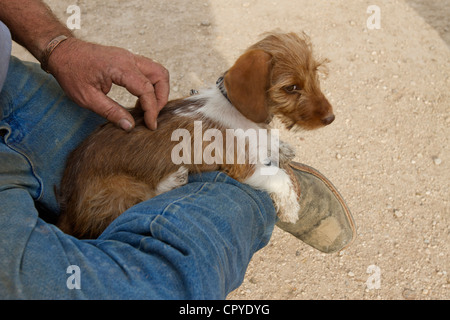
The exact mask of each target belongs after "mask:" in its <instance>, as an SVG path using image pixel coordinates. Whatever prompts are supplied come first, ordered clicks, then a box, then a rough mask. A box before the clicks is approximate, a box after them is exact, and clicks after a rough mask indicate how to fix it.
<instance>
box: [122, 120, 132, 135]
mask: <svg viewBox="0 0 450 320" xmlns="http://www.w3.org/2000/svg"><path fill="white" fill-rule="evenodd" d="M119 126H120V127H121V128H122V129H123V130H125V131H127V132H128V131H131V129H132V128H133V125H132V124H131V122H130V121H128V120H127V119H122V120H120V121H119Z"/></svg>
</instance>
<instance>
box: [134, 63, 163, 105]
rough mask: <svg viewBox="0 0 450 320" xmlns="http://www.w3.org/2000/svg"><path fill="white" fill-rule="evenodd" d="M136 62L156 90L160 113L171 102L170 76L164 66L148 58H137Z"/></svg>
mask: <svg viewBox="0 0 450 320" xmlns="http://www.w3.org/2000/svg"><path fill="white" fill-rule="evenodd" d="M136 62H137V67H138V68H139V70H140V71H141V72H142V74H144V76H145V77H146V78H147V79H149V80H150V81H151V83H152V84H153V86H154V88H155V96H156V100H157V105H158V111H160V110H161V109H162V108H163V107H164V106H165V105H166V104H167V101H168V100H169V93H170V74H169V72H168V71H167V69H166V68H164V67H163V66H162V65H160V64H159V63H157V62H155V61H153V60H151V59H148V58H146V57H143V56H137V57H136Z"/></svg>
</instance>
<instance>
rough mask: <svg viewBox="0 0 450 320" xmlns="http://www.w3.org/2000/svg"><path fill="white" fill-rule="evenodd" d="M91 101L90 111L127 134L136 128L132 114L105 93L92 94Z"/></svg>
mask: <svg viewBox="0 0 450 320" xmlns="http://www.w3.org/2000/svg"><path fill="white" fill-rule="evenodd" d="M89 101H90V105H89V106H88V109H90V110H92V111H94V112H95V113H97V114H98V115H100V116H102V117H103V118H105V119H107V120H108V121H110V122H112V123H114V124H115V125H116V126H118V127H120V128H122V129H123V130H125V131H127V132H129V131H131V130H132V129H133V128H134V126H135V122H134V119H133V117H132V116H131V114H130V113H129V112H128V111H126V110H125V109H124V108H123V107H121V106H120V105H119V104H118V103H117V102H115V101H114V100H112V99H111V98H109V97H108V96H106V95H105V94H103V92H101V91H97V90H96V91H95V92H93V93H92V94H91V97H90V99H89Z"/></svg>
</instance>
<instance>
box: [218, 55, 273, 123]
mask: <svg viewBox="0 0 450 320" xmlns="http://www.w3.org/2000/svg"><path fill="white" fill-rule="evenodd" d="M271 59H272V57H271V56H270V55H269V54H267V53H265V52H264V51H262V50H249V51H247V52H246V53H244V54H243V55H242V56H241V57H240V58H239V59H238V60H237V61H236V63H235V64H234V66H233V67H231V69H230V70H228V72H227V74H226V75H225V79H224V80H225V81H224V83H225V88H226V90H227V94H228V98H229V99H230V101H231V102H232V103H233V105H234V106H235V108H236V109H238V110H239V111H240V112H241V113H242V114H243V115H244V116H245V117H247V118H248V119H250V120H252V121H253V122H256V123H262V122H265V121H266V120H267V118H268V117H269V113H268V110H267V102H266V97H267V90H268V88H269V84H270V79H269V76H270V68H271V63H270V61H271Z"/></svg>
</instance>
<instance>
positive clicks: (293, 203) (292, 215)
mask: <svg viewBox="0 0 450 320" xmlns="http://www.w3.org/2000/svg"><path fill="white" fill-rule="evenodd" d="M272 200H273V202H274V204H275V208H276V210H277V214H278V218H280V220H281V221H282V222H288V223H296V222H297V220H298V213H299V211H300V204H299V203H298V196H297V193H296V192H295V191H294V190H293V189H292V188H290V190H289V192H288V194H287V195H282V194H281V195H280V194H278V193H274V194H272Z"/></svg>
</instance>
